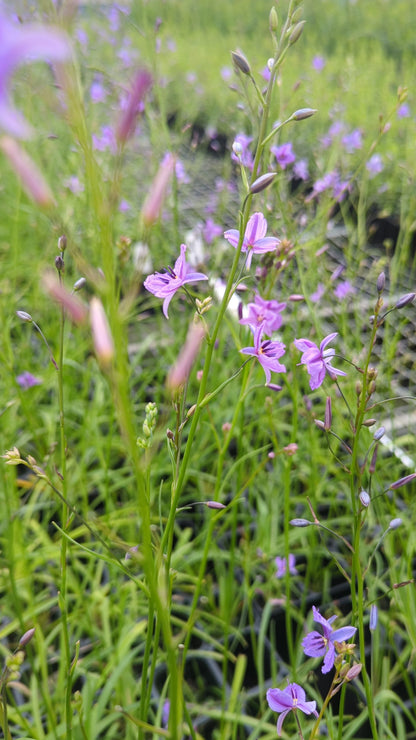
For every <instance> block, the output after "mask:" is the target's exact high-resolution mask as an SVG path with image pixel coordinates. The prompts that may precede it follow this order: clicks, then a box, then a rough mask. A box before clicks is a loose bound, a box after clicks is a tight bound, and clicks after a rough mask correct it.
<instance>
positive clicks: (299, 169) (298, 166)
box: [293, 159, 309, 180]
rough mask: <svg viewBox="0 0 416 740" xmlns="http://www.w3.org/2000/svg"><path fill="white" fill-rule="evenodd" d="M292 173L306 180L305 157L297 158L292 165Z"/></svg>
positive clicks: (306, 166)
mask: <svg viewBox="0 0 416 740" xmlns="http://www.w3.org/2000/svg"><path fill="white" fill-rule="evenodd" d="M293 174H294V176H295V177H297V178H299V180H307V179H308V178H309V169H308V162H307V161H306V159H299V160H298V161H297V162H295V164H294V165H293Z"/></svg>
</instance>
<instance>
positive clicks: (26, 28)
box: [0, 11, 71, 139]
mask: <svg viewBox="0 0 416 740" xmlns="http://www.w3.org/2000/svg"><path fill="white" fill-rule="evenodd" d="M70 53H71V48H70V44H69V41H68V38H67V37H66V36H65V34H64V33H63V32H62V31H59V30H58V29H56V28H53V27H49V28H48V27H46V26H41V25H37V24H33V23H28V24H20V25H18V24H14V23H11V22H10V21H9V20H8V19H6V18H5V17H4V15H2V14H1V11H0V127H1V128H3V129H4V130H5V131H7V132H8V133H9V134H11V135H12V136H17V137H18V138H21V139H25V138H28V137H29V136H30V135H31V133H32V128H31V126H30V125H29V124H28V123H27V121H26V120H25V119H24V118H23V116H22V114H21V113H20V112H19V111H18V110H16V108H15V107H14V106H13V103H12V101H11V97H10V93H9V86H10V80H11V77H12V75H13V72H14V70H15V69H16V67H18V66H19V65H21V64H23V63H24V62H33V61H36V60H38V59H41V60H44V61H48V62H62V61H64V60H65V59H68V57H69V56H70Z"/></svg>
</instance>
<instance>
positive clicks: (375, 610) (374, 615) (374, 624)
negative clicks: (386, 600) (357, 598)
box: [369, 604, 378, 632]
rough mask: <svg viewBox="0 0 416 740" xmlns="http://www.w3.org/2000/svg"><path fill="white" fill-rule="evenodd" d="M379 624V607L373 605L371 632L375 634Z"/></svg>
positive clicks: (371, 610) (371, 608) (371, 609)
mask: <svg viewBox="0 0 416 740" xmlns="http://www.w3.org/2000/svg"><path fill="white" fill-rule="evenodd" d="M377 622H378V607H377V604H371V607H370V625H369V626H370V632H375V630H376V629H377Z"/></svg>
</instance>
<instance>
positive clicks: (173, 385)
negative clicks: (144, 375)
mask: <svg viewBox="0 0 416 740" xmlns="http://www.w3.org/2000/svg"><path fill="white" fill-rule="evenodd" d="M204 336H205V329H204V327H203V325H202V324H191V327H190V329H189V331H188V335H187V337H186V342H185V344H184V346H183V347H182V349H181V351H180V353H179V357H178V359H177V360H176V362H175V364H174V366H173V367H172V368H171V370H170V372H169V375H168V379H167V386H168V388H169V389H170V390H171V391H172V392H175V391H177V390H178V389H179V388H180V387H181V386H183V385H184V384H185V383H186V381H187V380H188V378H189V374H190V372H191V370H192V366H193V364H194V362H195V359H196V357H197V355H198V352H199V349H200V347H201V342H202V340H203V338H204Z"/></svg>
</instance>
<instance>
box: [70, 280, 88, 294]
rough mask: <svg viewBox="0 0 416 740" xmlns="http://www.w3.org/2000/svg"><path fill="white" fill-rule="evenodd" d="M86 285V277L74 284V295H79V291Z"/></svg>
mask: <svg viewBox="0 0 416 740" xmlns="http://www.w3.org/2000/svg"><path fill="white" fill-rule="evenodd" d="M86 284H87V281H86V279H85V278H84V277H82V278H79V279H78V280H77V281H76V282H75V283H74V288H73V290H74V293H77V292H78V291H79V290H81V289H82V288H84V287H85V285H86Z"/></svg>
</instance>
